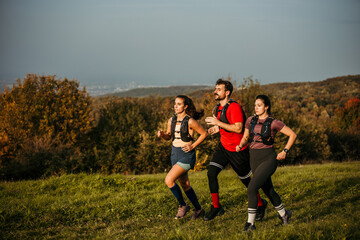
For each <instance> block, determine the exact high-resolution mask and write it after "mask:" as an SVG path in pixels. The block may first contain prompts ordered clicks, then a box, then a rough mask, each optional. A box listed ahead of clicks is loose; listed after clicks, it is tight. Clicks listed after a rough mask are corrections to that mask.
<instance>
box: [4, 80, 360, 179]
mask: <svg viewBox="0 0 360 240" xmlns="http://www.w3.org/2000/svg"><path fill="white" fill-rule="evenodd" d="M227 80H230V81H232V82H233V85H234V91H233V94H232V96H231V98H232V99H234V100H235V101H237V102H239V103H240V104H241V105H242V107H243V109H244V111H245V113H246V116H247V117H250V116H252V115H253V114H254V110H253V109H254V107H253V106H254V100H255V97H256V96H257V95H259V94H266V95H268V96H269V97H270V99H271V102H272V115H273V116H274V117H275V118H278V119H280V120H281V121H283V122H284V123H285V124H286V125H287V126H289V127H290V128H291V129H293V130H294V131H295V132H296V134H297V136H298V138H297V140H296V141H295V144H294V145H293V147H292V149H291V151H290V153H289V154H288V155H287V158H286V161H283V162H282V163H283V164H300V163H309V162H322V161H328V160H336V161H344V160H357V159H359V158H358V157H359V155H360V152H359V151H360V150H359V149H360V148H359V147H357V146H360V142H359V141H360V130H359V129H360V127H359V124H360V116H359V112H360V111H359V107H360V100H359V98H360V76H359V75H354V76H344V77H337V78H332V79H327V80H325V81H321V82H305V83H277V84H268V85H260V83H259V81H258V80H257V79H255V80H254V79H253V77H252V76H250V77H247V78H244V79H243V81H242V82H241V83H240V84H239V85H238V84H237V83H236V81H233V80H232V79H231V77H230V76H229V77H228V78H227ZM214 83H215V81H214ZM189 89H190V88H189V87H171V88H164V89H162V90H164V91H165V92H166V91H167V93H168V94H170V93H171V92H170V91H173V90H174V91H175V90H176V91H178V92H181V93H183V92H184V91H189ZM195 89H196V88H193V90H195ZM189 96H190V97H191V98H192V99H193V101H194V103H195V106H196V107H197V108H198V109H204V112H205V116H204V118H202V119H200V120H199V123H200V124H202V125H203V126H204V127H205V128H208V126H207V125H206V123H205V121H204V119H205V117H207V116H211V115H212V110H213V108H214V106H215V105H216V104H217V102H216V101H215V100H214V95H213V90H208V89H201V90H197V91H195V92H193V93H191V94H189ZM174 98H175V96H173V97H160V96H157V97H154V96H149V97H142V98H121V97H114V96H102V97H97V98H90V97H89V96H88V95H87V93H86V91H85V89H84V90H83V91H81V90H79V83H78V82H77V81H69V80H67V79H64V80H59V79H56V78H55V76H37V75H34V74H29V75H27V76H26V78H25V79H24V80H23V81H20V80H18V83H17V85H14V87H13V89H12V90H11V91H9V90H5V92H4V93H3V94H0V157H1V159H0V177H1V178H3V179H10V178H13V179H19V178H38V177H46V176H50V175H59V174H64V173H73V172H102V173H125V174H132V173H136V174H144V173H159V172H164V171H165V172H166V171H168V170H169V168H170V167H171V166H170V152H171V141H164V140H161V139H159V138H158V137H157V136H156V132H157V131H158V130H160V129H162V130H164V129H165V128H166V123H167V120H168V119H169V118H170V117H171V116H172V114H173V104H174V102H173V101H174ZM196 137H197V135H195V138H196ZM287 140H288V137H287V136H285V135H283V134H280V133H279V134H277V137H276V143H275V149H276V151H281V150H282V149H283V147H284V146H285V145H286V142H287ZM218 143H219V136H218V135H215V136H208V137H207V139H205V141H204V142H203V143H202V144H200V145H199V146H198V147H197V149H196V150H197V162H196V165H195V171H197V170H203V169H205V168H206V166H207V164H208V162H209V160H210V159H211V158H212V155H213V152H214V149H215V146H216V145H217V144H218Z"/></svg>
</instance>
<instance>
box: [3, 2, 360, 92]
mask: <svg viewBox="0 0 360 240" xmlns="http://www.w3.org/2000/svg"><path fill="white" fill-rule="evenodd" d="M359 12H360V1H358V0H271V1H270V0H256V1H254V0H236V1H235V0H234V1H231V0H222V1H220V0H219V1H212V0H191V1H189V0H167V1H165V0H147V1H145V0H144V1H137V0H118V1H115V0H102V1H100V0H97V1H95V0H61V1H58V0H31V1H29V0H0V33H1V34H0V81H2V82H6V83H11V82H14V81H15V79H16V78H21V79H22V78H24V76H25V75H26V74H27V73H36V74H46V75H47V74H49V75H57V76H58V77H59V78H65V77H66V78H69V79H77V80H78V81H79V82H80V83H81V85H83V86H87V87H88V88H91V87H92V86H104V85H107V86H111V87H117V88H128V87H136V86H169V85H188V84H206V85H213V84H214V82H215V81H216V80H217V79H218V78H219V77H227V76H228V74H230V75H231V76H232V77H233V79H235V80H237V81H241V80H242V79H243V78H245V77H248V76H253V78H254V79H258V80H259V81H260V83H261V84H266V83H275V82H299V81H320V80H324V79H326V78H329V77H336V76H341V75H349V74H359V73H360V14H359Z"/></svg>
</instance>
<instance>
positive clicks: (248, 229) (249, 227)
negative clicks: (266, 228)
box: [243, 222, 256, 232]
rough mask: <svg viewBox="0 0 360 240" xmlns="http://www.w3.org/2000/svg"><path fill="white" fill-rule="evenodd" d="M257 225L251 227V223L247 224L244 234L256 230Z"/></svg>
mask: <svg viewBox="0 0 360 240" xmlns="http://www.w3.org/2000/svg"><path fill="white" fill-rule="evenodd" d="M255 229H256V227H255V224H254V225H251V223H248V222H246V223H245V226H244V229H243V231H244V232H251V231H252V230H255Z"/></svg>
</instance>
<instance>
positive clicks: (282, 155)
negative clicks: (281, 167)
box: [276, 151, 286, 160]
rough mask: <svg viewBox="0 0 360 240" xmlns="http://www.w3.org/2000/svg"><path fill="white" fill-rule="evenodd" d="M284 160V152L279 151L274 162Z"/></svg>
mask: <svg viewBox="0 0 360 240" xmlns="http://www.w3.org/2000/svg"><path fill="white" fill-rule="evenodd" d="M285 158H286V152H284V151H281V152H279V154H278V155H277V157H276V160H284V159H285Z"/></svg>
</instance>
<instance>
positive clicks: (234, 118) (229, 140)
mask: <svg viewBox="0 0 360 240" xmlns="http://www.w3.org/2000/svg"><path fill="white" fill-rule="evenodd" d="M222 109H223V106H221V105H220V106H219V112H218V115H217V118H218V119H219V120H220V115H221V110H222ZM226 118H227V119H228V121H229V124H235V123H238V122H241V123H242V124H245V123H244V122H245V119H244V115H243V112H242V110H241V106H240V104H238V103H237V102H233V103H231V104H230V105H229V107H228V109H227V111H226ZM242 137H243V132H242V133H235V132H227V131H225V130H224V129H222V128H220V142H221V144H222V145H223V146H224V148H225V149H226V150H228V151H230V152H235V151H236V146H237V145H239V144H240V141H241V139H242ZM245 148H247V145H246V146H245V147H244V148H243V149H242V150H244V149H245Z"/></svg>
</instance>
